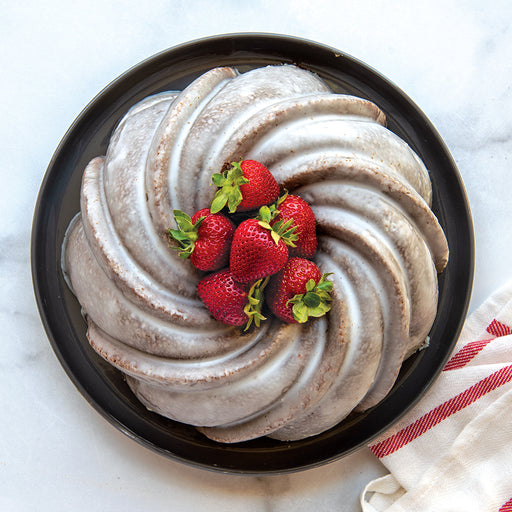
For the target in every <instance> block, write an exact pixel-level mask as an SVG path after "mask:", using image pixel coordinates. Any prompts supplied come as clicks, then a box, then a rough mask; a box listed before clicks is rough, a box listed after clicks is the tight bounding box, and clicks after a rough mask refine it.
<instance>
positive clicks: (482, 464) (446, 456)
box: [361, 283, 512, 512]
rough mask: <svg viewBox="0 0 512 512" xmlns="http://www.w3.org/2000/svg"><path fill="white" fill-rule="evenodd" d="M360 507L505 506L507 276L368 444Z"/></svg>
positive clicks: (510, 415)
mask: <svg viewBox="0 0 512 512" xmlns="http://www.w3.org/2000/svg"><path fill="white" fill-rule="evenodd" d="M370 450H371V451H372V452H373V453H374V454H375V456H377V457H378V458H379V460H380V461H381V462H382V463H383V464H384V465H385V466H386V468H387V469H388V470H389V471H390V474H389V475H387V476H384V477H382V478H379V479H377V480H373V481H372V482H370V483H369V484H368V485H367V486H366V487H365V489H364V491H363V493H362V495H361V506H362V509H363V511H364V512H383V511H386V512H416V511H417V512H460V511H464V512H473V511H474V512H487V511H489V512H512V283H509V284H508V285H506V286H505V287H503V288H502V289H500V290H499V291H498V292H496V293H494V294H493V295H492V296H491V297H490V298H489V299H488V300H487V301H486V302H485V303H484V304H483V305H482V306H480V308H478V309H477V310H476V311H475V312H474V313H473V314H472V315H471V316H469V317H468V319H467V320H466V322H465V324H464V327H463V329H462V332H461V335H460V337H459V340H458V342H457V345H456V347H455V349H454V352H453V355H452V357H451V358H450V359H449V361H448V363H447V364H446V366H445V367H444V369H443V371H442V372H441V375H440V376H439V377H438V379H437V380H436V382H435V383H434V384H433V385H432V387H431V388H430V389H429V391H428V392H427V393H426V394H425V396H424V397H423V398H422V399H421V401H420V402H419V403H418V405H416V406H415V407H414V408H413V409H412V410H411V411H410V412H409V413H408V414H407V415H406V416H405V417H404V418H403V419H402V420H401V421H400V422H398V424H396V425H395V426H394V427H393V428H392V429H391V430H389V431H387V432H386V433H385V434H384V435H382V436H381V437H380V438H378V439H377V440H375V441H374V442H373V443H372V444H371V445H370Z"/></svg>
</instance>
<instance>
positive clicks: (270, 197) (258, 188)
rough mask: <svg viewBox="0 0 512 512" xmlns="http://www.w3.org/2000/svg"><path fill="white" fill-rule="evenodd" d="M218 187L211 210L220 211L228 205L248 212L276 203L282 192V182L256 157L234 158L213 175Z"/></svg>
mask: <svg viewBox="0 0 512 512" xmlns="http://www.w3.org/2000/svg"><path fill="white" fill-rule="evenodd" d="M212 182H213V184H214V185H216V186H217V187H219V189H218V190H217V192H216V193H215V196H214V198H213V201H212V204H211V207H210V210H211V212H212V213H217V212H220V211H221V210H222V208H224V206H226V204H227V206H228V208H229V212H230V213H234V212H236V211H237V212H246V211H249V210H256V209H257V208H259V207H260V206H263V205H266V204H270V203H273V202H274V201H275V200H276V199H277V198H278V196H279V185H278V183H277V181H276V180H275V178H274V176H273V175H272V173H271V172H270V171H269V170H268V169H267V168H266V167H265V166H264V165H263V164H260V163H259V162H256V161H255V160H241V161H240V162H233V163H232V164H231V168H230V169H228V170H226V171H223V172H221V173H215V174H214V175H213V176H212Z"/></svg>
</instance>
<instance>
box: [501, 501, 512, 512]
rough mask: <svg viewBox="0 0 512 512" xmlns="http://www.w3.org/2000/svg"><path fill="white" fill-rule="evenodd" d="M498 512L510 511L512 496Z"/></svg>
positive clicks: (511, 510)
mask: <svg viewBox="0 0 512 512" xmlns="http://www.w3.org/2000/svg"><path fill="white" fill-rule="evenodd" d="M498 512H512V498H510V499H509V500H508V501H507V503H505V504H504V505H502V506H501V508H500V509H499V510H498Z"/></svg>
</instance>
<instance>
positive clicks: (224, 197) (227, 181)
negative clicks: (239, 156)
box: [210, 160, 249, 213]
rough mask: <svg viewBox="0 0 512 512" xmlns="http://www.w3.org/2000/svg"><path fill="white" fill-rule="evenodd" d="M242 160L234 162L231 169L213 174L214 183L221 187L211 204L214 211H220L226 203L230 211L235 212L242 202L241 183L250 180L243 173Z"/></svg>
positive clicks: (211, 209)
mask: <svg viewBox="0 0 512 512" xmlns="http://www.w3.org/2000/svg"><path fill="white" fill-rule="evenodd" d="M242 161H243V160H241V161H240V162H232V164H231V169H228V170H226V171H224V172H222V173H215V174H213V175H212V183H213V184H214V185H215V186H216V187H219V190H217V192H216V193H215V196H214V198H213V201H212V204H211V206H210V211H211V212H212V213H218V212H220V211H221V210H222V208H224V207H225V206H226V205H227V206H228V209H229V212H230V213H235V212H236V209H237V207H238V205H239V204H240V203H241V202H242V199H243V197H242V192H241V191H240V185H243V184H244V183H249V180H248V179H247V178H245V177H244V175H243V170H242V167H241V165H240V164H241V163H242Z"/></svg>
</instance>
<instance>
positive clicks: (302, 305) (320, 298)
mask: <svg viewBox="0 0 512 512" xmlns="http://www.w3.org/2000/svg"><path fill="white" fill-rule="evenodd" d="M328 275H329V274H323V275H322V272H321V271H320V269H319V268H318V267H317V266H316V265H315V264H314V263H313V262H312V261H310V260H306V259H304V258H290V259H289V260H288V261H287V263H286V265H285V266H284V268H283V269H282V270H280V271H279V272H278V273H277V274H275V275H273V276H272V277H271V278H270V282H269V285H268V290H267V294H266V295H267V303H268V305H269V307H270V309H271V311H272V312H273V313H274V315H276V316H277V317H278V318H279V319H280V320H283V321H284V322H288V323H304V322H306V321H307V320H308V318H309V317H310V316H312V317H320V316H323V315H325V313H327V311H329V310H330V309H331V306H330V302H331V297H330V295H329V292H330V291H331V290H332V282H331V281H327V280H326V278H327V276H328Z"/></svg>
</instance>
